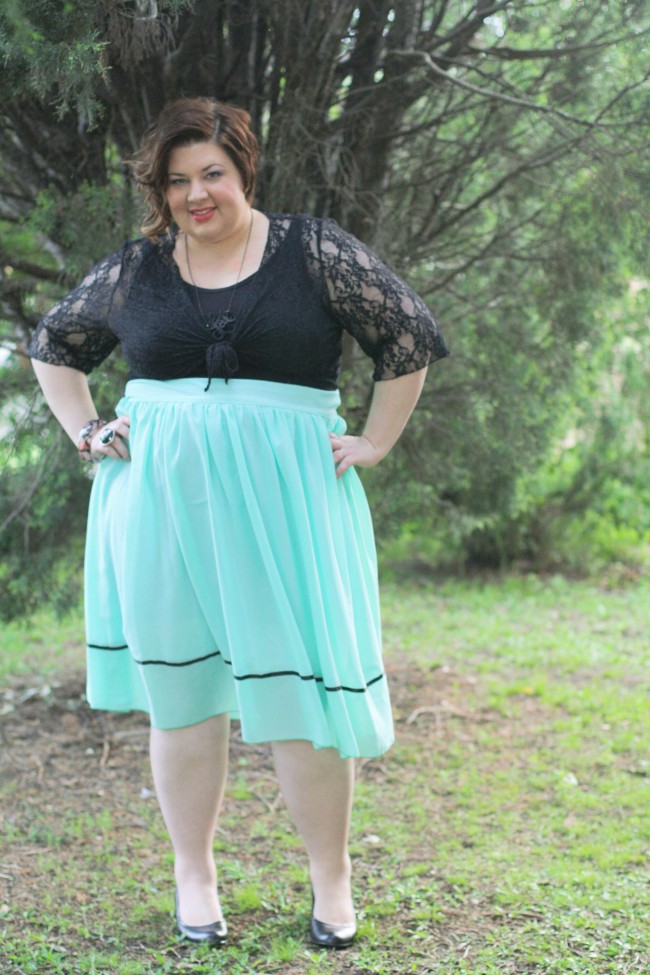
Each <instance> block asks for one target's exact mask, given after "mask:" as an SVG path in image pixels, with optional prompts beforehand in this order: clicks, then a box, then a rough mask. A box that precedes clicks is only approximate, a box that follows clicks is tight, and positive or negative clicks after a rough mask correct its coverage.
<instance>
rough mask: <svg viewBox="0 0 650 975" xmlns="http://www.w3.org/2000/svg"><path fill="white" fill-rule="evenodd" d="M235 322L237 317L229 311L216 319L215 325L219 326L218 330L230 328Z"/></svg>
mask: <svg viewBox="0 0 650 975" xmlns="http://www.w3.org/2000/svg"><path fill="white" fill-rule="evenodd" d="M234 321H235V316H234V315H233V313H232V312H231V311H230V310H228V311H224V312H222V313H221V314H220V315H218V316H217V318H216V319H214V324H215V325H216V326H217V328H228V326H229V325H233V324H234Z"/></svg>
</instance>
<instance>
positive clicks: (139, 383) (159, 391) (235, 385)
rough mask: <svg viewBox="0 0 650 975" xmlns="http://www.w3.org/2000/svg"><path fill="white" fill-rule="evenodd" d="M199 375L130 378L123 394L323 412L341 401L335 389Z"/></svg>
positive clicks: (164, 400)
mask: <svg viewBox="0 0 650 975" xmlns="http://www.w3.org/2000/svg"><path fill="white" fill-rule="evenodd" d="M205 384H206V380H205V379H202V378H200V377H191V378H189V379H165V380H161V379H130V380H129V382H128V383H127V384H126V388H125V390H124V395H125V396H127V397H129V398H130V399H136V400H147V401H151V402H158V403H199V404H205V405H206V406H209V405H211V404H215V403H219V404H220V403H224V404H232V405H235V406H239V405H245V404H253V405H256V406H272V407H277V408H279V409H289V410H291V409H293V410H304V411H306V412H308V413H319V414H322V415H323V416H327V415H329V414H331V413H335V412H336V410H337V409H338V407H339V406H340V404H341V395H340V393H339V391H338V389H314V388H313V387H311V386H297V385H294V384H292V383H273V382H269V381H268V380H264V379H231V380H229V382H226V380H225V379H213V380H212V382H211V384H210V388H209V389H207V390H206V388H205Z"/></svg>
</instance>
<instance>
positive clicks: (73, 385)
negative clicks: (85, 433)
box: [32, 359, 129, 460]
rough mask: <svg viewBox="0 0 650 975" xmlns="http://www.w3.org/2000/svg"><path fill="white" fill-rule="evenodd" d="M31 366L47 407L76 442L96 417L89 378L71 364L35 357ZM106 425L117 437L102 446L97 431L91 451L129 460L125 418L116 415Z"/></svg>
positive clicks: (126, 418) (127, 427)
mask: <svg viewBox="0 0 650 975" xmlns="http://www.w3.org/2000/svg"><path fill="white" fill-rule="evenodd" d="M32 365H33V367H34V372H35V373H36V378H37V379H38V381H39V383H40V386H41V389H42V390H43V395H44V396H45V400H46V402H47V404H48V406H49V407H50V409H51V410H52V413H53V414H54V416H55V417H56V418H57V420H58V421H59V423H60V424H61V426H62V427H63V429H64V430H65V432H66V433H67V434H68V436H69V437H70V439H71V440H72V442H73V443H74V444H75V445H76V444H77V441H78V439H79V431H80V430H81V428H82V427H83V426H84V424H86V423H88V421H89V420H92V419H94V418H95V417H96V416H97V411H96V409H95V405H94V403H93V400H92V396H91V395H90V389H89V387H88V379H87V378H86V376H85V374H84V373H83V372H80V371H79V369H72V368H71V367H70V366H53V365H50V364H49V363H47V362H39V361H38V360H37V359H32ZM109 425H110V426H111V427H113V429H114V430H115V432H116V433H117V434H118V435H119V436H117V437H116V438H115V440H114V441H113V443H112V444H110V445H108V446H104V444H102V443H101V442H100V440H99V436H98V433H96V434H95V436H94V437H93V439H92V441H91V452H92V453H93V454H96V455H98V454H105V455H106V456H107V457H114V458H116V457H117V458H121V459H122V460H128V459H129V451H128V447H127V443H126V441H128V436H129V420H128V417H125V416H122V417H118V419H117V420H113V421H112V422H111V423H110V424H109Z"/></svg>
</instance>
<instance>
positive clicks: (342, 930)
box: [309, 890, 357, 948]
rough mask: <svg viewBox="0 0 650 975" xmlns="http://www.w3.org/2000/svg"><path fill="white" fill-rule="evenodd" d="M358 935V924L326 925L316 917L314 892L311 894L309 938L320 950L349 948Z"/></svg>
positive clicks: (354, 922)
mask: <svg viewBox="0 0 650 975" xmlns="http://www.w3.org/2000/svg"><path fill="white" fill-rule="evenodd" d="M356 935H357V924H356V921H353V922H352V923H351V924H326V923H325V921H319V920H318V918H316V917H314V891H313V890H312V892H311V922H310V924H309V936H310V938H311V942H312V944H314V945H317V946H318V947H319V948H349V947H350V945H351V944H352V943H353V942H354V939H355V938H356Z"/></svg>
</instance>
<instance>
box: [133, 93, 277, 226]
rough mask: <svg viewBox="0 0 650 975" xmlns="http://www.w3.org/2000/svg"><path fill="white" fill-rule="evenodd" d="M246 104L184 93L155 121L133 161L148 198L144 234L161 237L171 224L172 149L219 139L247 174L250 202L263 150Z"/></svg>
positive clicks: (246, 190) (243, 174)
mask: <svg viewBox="0 0 650 975" xmlns="http://www.w3.org/2000/svg"><path fill="white" fill-rule="evenodd" d="M250 120H251V119H250V115H249V114H248V112H246V111H245V110H244V109H243V108H237V107H236V106H235V105H227V104H225V103H224V102H218V101H215V100H214V99H212V98H180V99H178V100H177V101H174V102H170V103H169V105H166V106H165V108H164V109H163V110H162V112H161V113H160V115H159V116H158V119H157V120H156V121H155V122H154V124H153V125H151V126H150V127H149V128H148V129H147V131H146V132H145V134H144V136H143V137H142V141H141V143H140V148H139V149H138V151H137V153H136V154H135V155H134V157H133V158H132V159H131V160H130V167H131V171H132V172H133V175H134V176H135V180H136V183H137V186H138V189H139V190H140V192H141V193H142V196H143V198H144V203H145V215H144V220H143V223H142V227H141V230H142V233H143V234H144V236H145V237H149V238H150V239H151V240H157V239H158V237H159V236H160V235H161V234H163V233H165V231H166V230H167V229H168V228H169V225H170V223H171V213H170V212H169V207H168V205H167V200H166V197H165V190H166V187H167V168H168V164H169V154H170V152H171V151H172V149H175V148H177V147H178V146H187V145H191V144H192V143H193V142H214V143H215V144H216V145H218V146H220V147H221V148H222V149H223V150H224V151H225V152H227V153H228V155H229V156H230V158H231V159H232V161H233V163H234V164H235V166H236V167H237V171H238V172H239V175H240V177H241V181H242V185H243V187H244V193H245V195H246V199H247V201H248V202H249V203H250V202H251V201H252V199H253V194H254V192H255V176H256V174H257V160H258V156H259V149H258V145H257V139H256V138H255V136H254V134H253V132H252V131H251V128H250Z"/></svg>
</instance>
